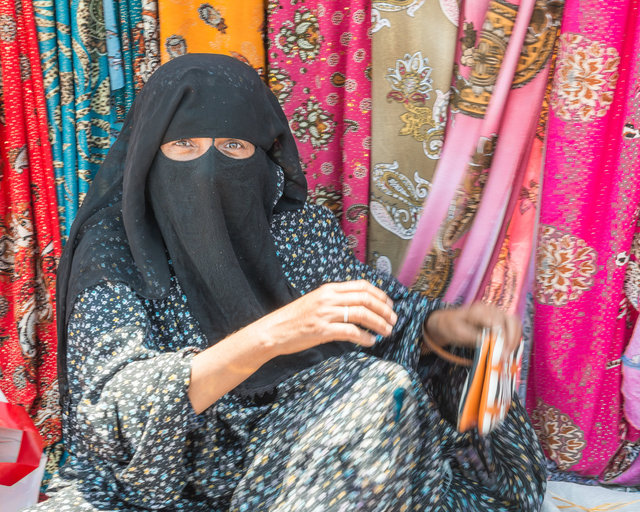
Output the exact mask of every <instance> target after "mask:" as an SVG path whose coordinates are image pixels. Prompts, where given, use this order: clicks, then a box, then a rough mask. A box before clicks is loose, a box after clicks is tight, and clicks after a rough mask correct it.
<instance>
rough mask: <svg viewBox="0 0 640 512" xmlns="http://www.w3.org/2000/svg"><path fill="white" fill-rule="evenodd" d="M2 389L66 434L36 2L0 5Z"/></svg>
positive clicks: (43, 429) (40, 422)
mask: <svg viewBox="0 0 640 512" xmlns="http://www.w3.org/2000/svg"><path fill="white" fill-rule="evenodd" d="M0 41H1V44H0V65H1V68H2V84H1V87H0V94H1V95H2V102H1V110H0V163H1V166H0V170H1V173H0V186H1V192H0V389H1V390H2V392H3V393H4V394H5V396H6V397H7V399H8V400H9V402H10V403H12V404H17V405H21V406H23V407H24V408H25V409H26V410H27V411H28V413H29V415H30V416H31V418H32V419H33V420H34V423H35V425H36V427H37V428H38V430H39V431H40V433H41V434H42V437H43V439H44V442H45V445H46V446H51V445H52V444H54V443H55V442H56V441H58V440H59V439H60V410H59V403H58V399H59V396H58V384H57V378H56V328H55V269H56V265H57V263H58V260H59V258H60V253H61V243H60V232H59V229H58V217H57V204H56V190H55V182H54V172H53V165H52V159H51V148H50V146H49V140H48V137H47V130H48V127H47V111H46V105H45V101H44V86H43V81H42V71H41V68H40V55H39V51H38V40H37V35H36V26H35V20H34V12H33V6H32V4H31V3H30V2H25V3H22V5H21V8H19V9H16V3H15V2H13V1H8V0H2V1H1V2H0Z"/></svg>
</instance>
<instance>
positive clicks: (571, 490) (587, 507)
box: [542, 482, 640, 512]
mask: <svg viewBox="0 0 640 512" xmlns="http://www.w3.org/2000/svg"><path fill="white" fill-rule="evenodd" d="M614 511H615V512H640V492H624V491H614V490H611V489H606V488H604V487H597V486H591V485H579V484H573V483H570V482H548V483H547V494H546V496H545V499H544V504H543V505H542V512H614Z"/></svg>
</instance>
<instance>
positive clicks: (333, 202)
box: [267, 0, 371, 260]
mask: <svg viewBox="0 0 640 512" xmlns="http://www.w3.org/2000/svg"><path fill="white" fill-rule="evenodd" d="M267 16H268V29H267V32H268V38H269V41H268V56H267V58H268V67H269V85H270V86H271V89H272V90H273V92H274V93H275V94H276V96H277V97H278V99H279V101H280V103H281V104H282V107H283V109H284V111H285V113H286V115H287V117H288V119H289V123H290V125H291V129H292V131H293V134H294V136H295V137H296V142H297V143H298V149H299V150H300V157H301V160H302V165H303V168H304V170H305V173H306V175H307V181H308V183H309V196H310V200H311V201H315V202H316V203H318V204H323V205H325V206H327V207H329V208H330V209H331V210H332V211H333V213H335V214H336V215H337V216H338V217H339V218H340V219H341V226H342V228H343V229H344V231H345V233H346V235H347V239H348V240H349V244H350V246H351V247H352V248H353V250H354V252H355V254H356V256H357V257H358V258H359V259H360V260H363V259H364V258H365V251H366V237H367V203H368V199H369V165H370V151H371V126H370V124H371V39H370V34H369V30H370V27H371V24H370V20H371V11H370V2H368V1H365V0H349V1H345V0H328V1H324V2H322V3H316V2H309V3H304V2H298V1H297V0H279V1H274V0H272V1H270V2H269V6H268V15H267Z"/></svg>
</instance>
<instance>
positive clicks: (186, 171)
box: [148, 146, 298, 344]
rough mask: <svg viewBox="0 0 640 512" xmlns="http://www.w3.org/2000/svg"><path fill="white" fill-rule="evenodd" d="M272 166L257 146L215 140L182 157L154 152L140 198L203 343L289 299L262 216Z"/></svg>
mask: <svg viewBox="0 0 640 512" xmlns="http://www.w3.org/2000/svg"><path fill="white" fill-rule="evenodd" d="M277 192H278V190H277V174H276V166H275V165H274V164H273V162H271V161H270V160H269V158H268V157H267V156H266V154H265V153H264V151H263V150H262V149H261V148H259V147H258V148H256V149H255V152H254V154H253V155H252V156H250V157H249V158H246V159H234V158H231V157H229V156H226V155H224V154H222V153H221V152H219V151H218V150H217V149H216V148H215V146H211V147H210V148H209V150H208V151H207V152H206V153H205V154H203V155H201V156H200V157H198V158H196V159H194V160H190V161H175V160H171V159H170V158H168V157H167V156H165V155H164V154H163V153H162V152H158V156H157V157H156V159H155V161H154V163H153V165H152V167H151V170H150V172H149V178H148V198H149V202H150V204H151V207H152V210H153V213H154V215H155V217H156V220H157V225H158V227H159V230H160V233H161V235H162V238H163V240H164V244H165V246H166V248H167V251H168V253H169V257H170V258H171V260H172V262H173V267H174V269H175V272H176V275H177V276H178V281H179V282H180V284H181V286H182V288H183V289H184V291H185V293H186V295H187V298H188V303H189V308H190V309H191V310H192V311H193V313H194V314H195V316H196V318H197V319H198V321H199V322H200V325H201V326H202V328H203V330H204V332H205V334H206V335H207V338H208V340H209V343H210V344H213V343H215V342H217V341H219V340H220V339H221V338H223V337H225V336H227V335H228V334H230V333H232V332H234V331H235V330H237V329H240V328H241V327H244V326H245V325H247V324H249V323H251V322H253V321H254V320H256V319H258V318H260V317H261V316H263V315H265V314H266V313H268V312H270V311H273V310H274V309H277V308H279V307H281V306H283V305H284V304H286V303H288V302H290V301H291V300H293V299H294V298H296V297H297V296H298V294H297V293H296V292H295V291H294V290H293V289H292V288H291V287H290V286H289V285H288V282H287V281H286V279H285V278H284V275H283V272H282V268H281V266H280V262H279V260H278V258H277V256H276V253H275V246H274V243H273V238H272V236H271V230H270V222H271V217H272V214H273V204H274V195H275V194H276V193H277Z"/></svg>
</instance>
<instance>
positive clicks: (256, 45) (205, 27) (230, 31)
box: [158, 0, 265, 76]
mask: <svg viewBox="0 0 640 512" xmlns="http://www.w3.org/2000/svg"><path fill="white" fill-rule="evenodd" d="M158 16H159V19H160V41H161V45H162V50H161V58H162V62H163V63H164V62H167V61H168V60H170V59H172V58H174V57H177V56H179V55H184V54H185V53H222V54H224V55H230V56H232V57H236V58H237V59H239V60H241V61H242V62H245V63H247V64H249V65H251V66H252V67H253V68H254V69H255V70H256V71H258V73H260V75H261V76H264V74H265V55H264V42H263V30H264V26H265V6H264V0H243V1H241V2H239V1H238V0H215V1H212V2H211V3H202V2H200V1H195V0H188V1H186V2H178V1H176V0H159V2H158Z"/></svg>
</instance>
